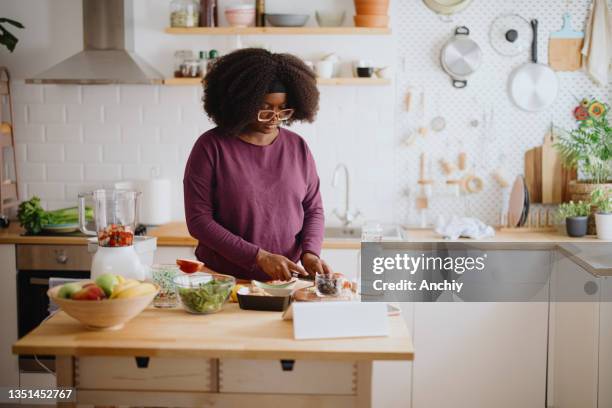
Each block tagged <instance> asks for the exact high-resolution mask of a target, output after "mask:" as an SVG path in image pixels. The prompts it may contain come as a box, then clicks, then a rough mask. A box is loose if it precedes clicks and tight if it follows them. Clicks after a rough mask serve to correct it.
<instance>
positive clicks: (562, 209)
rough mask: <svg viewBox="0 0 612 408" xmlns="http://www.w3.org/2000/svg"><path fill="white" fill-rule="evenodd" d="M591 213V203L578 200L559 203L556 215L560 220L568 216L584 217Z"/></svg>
mask: <svg viewBox="0 0 612 408" xmlns="http://www.w3.org/2000/svg"><path fill="white" fill-rule="evenodd" d="M590 213H591V203H588V202H587V203H585V202H584V201H578V202H577V203H575V202H573V201H570V202H569V203H562V204H559V208H558V209H557V216H558V217H559V219H561V220H565V219H566V218H570V217H586V216H588V215H589V214H590Z"/></svg>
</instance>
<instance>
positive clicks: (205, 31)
mask: <svg viewBox="0 0 612 408" xmlns="http://www.w3.org/2000/svg"><path fill="white" fill-rule="evenodd" d="M165 31H166V33H167V34H174V35H389V34H391V29H390V28H376V27H193V28H179V27H167V28H166V30H165Z"/></svg>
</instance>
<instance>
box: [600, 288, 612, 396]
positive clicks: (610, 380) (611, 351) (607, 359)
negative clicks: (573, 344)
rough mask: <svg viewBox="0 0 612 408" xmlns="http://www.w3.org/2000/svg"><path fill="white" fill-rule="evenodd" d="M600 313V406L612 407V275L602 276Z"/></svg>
mask: <svg viewBox="0 0 612 408" xmlns="http://www.w3.org/2000/svg"><path fill="white" fill-rule="evenodd" d="M600 282H601V298H602V299H603V301H602V302H601V304H600V313H599V381H598V382H599V405H598V407H599V408H608V407H612V386H610V384H612V301H610V300H611V299H612V277H607V278H602V279H600Z"/></svg>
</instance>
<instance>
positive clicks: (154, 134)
mask: <svg viewBox="0 0 612 408" xmlns="http://www.w3.org/2000/svg"><path fill="white" fill-rule="evenodd" d="M121 140H122V142H123V143H138V144H148V143H158V142H159V127H158V126H154V125H124V126H121Z"/></svg>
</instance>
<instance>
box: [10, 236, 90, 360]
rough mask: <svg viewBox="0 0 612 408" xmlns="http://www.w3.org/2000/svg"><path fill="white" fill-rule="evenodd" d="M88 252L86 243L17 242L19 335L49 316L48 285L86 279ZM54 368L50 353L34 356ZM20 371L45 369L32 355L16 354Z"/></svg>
mask: <svg viewBox="0 0 612 408" xmlns="http://www.w3.org/2000/svg"><path fill="white" fill-rule="evenodd" d="M91 258H92V254H90V253H89V252H88V251H87V245H33V244H20V245H17V324H18V335H19V338H21V337H23V336H25V335H26V334H28V333H29V332H30V331H31V330H32V329H34V328H35V327H36V326H38V325H39V324H40V323H41V322H42V321H43V320H45V319H46V318H47V317H48V316H49V298H48V297H47V290H48V289H49V285H50V284H53V282H55V283H62V282H63V281H64V280H72V279H88V278H89V269H90V266H91ZM37 358H38V360H39V361H40V362H41V363H42V364H44V365H45V366H46V367H47V368H49V369H51V370H54V369H55V358H54V357H53V356H37ZM19 370H20V371H21V372H45V370H44V368H43V367H41V366H40V364H38V363H37V362H36V359H35V358H34V356H26V355H24V356H19Z"/></svg>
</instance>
